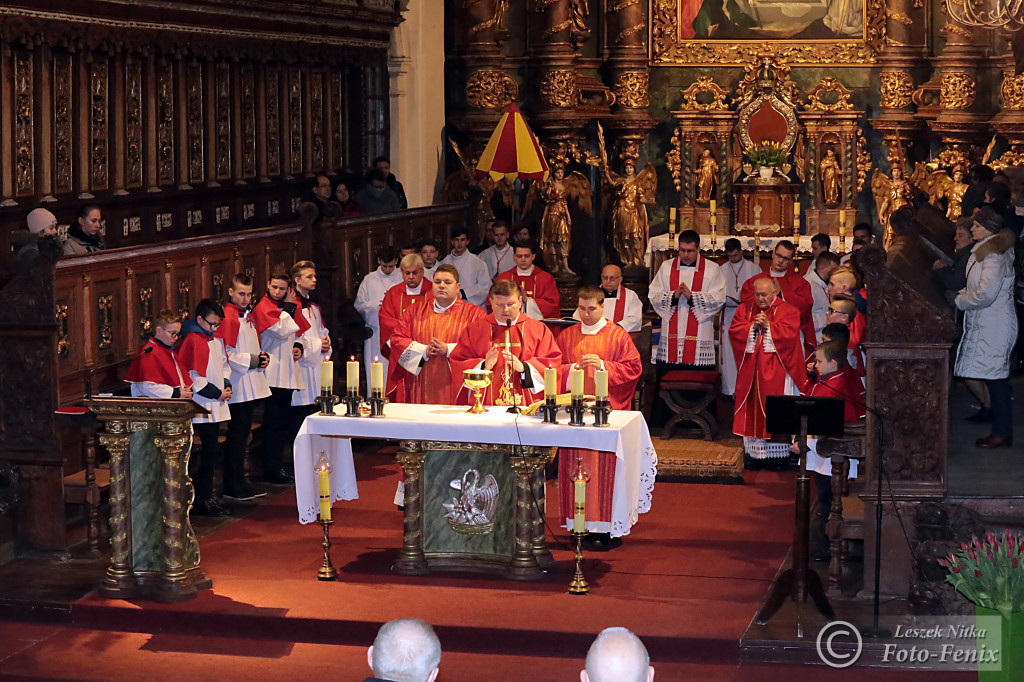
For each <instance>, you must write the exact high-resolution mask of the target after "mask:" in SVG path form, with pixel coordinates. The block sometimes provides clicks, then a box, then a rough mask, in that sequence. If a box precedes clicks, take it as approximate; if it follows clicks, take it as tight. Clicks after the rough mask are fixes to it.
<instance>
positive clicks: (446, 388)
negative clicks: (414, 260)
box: [385, 285, 484, 405]
mask: <svg viewBox="0 0 1024 682" xmlns="http://www.w3.org/2000/svg"><path fill="white" fill-rule="evenodd" d="M403 286H404V285H403ZM392 291H394V289H392ZM483 316H484V311H483V310H481V309H480V308H479V306H475V305H472V304H471V303H467V302H466V301H463V300H456V301H455V302H454V303H453V304H452V307H451V308H449V309H448V310H447V311H445V312H443V313H439V312H437V311H435V310H434V301H433V298H429V299H426V300H422V299H421V300H420V301H419V302H417V303H415V304H414V305H413V306H412V307H411V308H409V309H408V310H407V311H406V312H405V314H403V315H402V319H401V320H399V322H398V326H397V327H395V331H394V333H393V334H392V335H391V351H392V355H391V358H392V359H391V362H389V363H388V384H387V390H386V391H385V394H386V395H387V396H388V398H389V399H390V400H393V401H395V402H399V403H418V404H421V405H453V404H455V396H456V394H457V393H458V391H459V388H461V386H462V377H458V378H456V377H453V376H452V368H451V364H450V362H449V359H448V358H443V357H439V356H435V357H432V358H430V359H429V360H427V361H426V362H425V363H423V366H422V367H421V368H420V373H419V374H417V375H413V374H410V373H409V372H408V371H406V370H405V368H404V367H402V365H401V364H400V363H399V361H400V359H401V358H402V354H403V353H405V352H406V350H407V349H408V348H409V346H410V345H411V344H412V343H413V342H414V341H415V342H417V343H422V344H423V345H425V346H427V345H430V340H431V339H440V340H441V341H444V342H445V343H455V342H456V341H458V338H459V335H460V334H461V333H462V331H463V330H464V329H466V328H467V327H468V326H469V325H470V323H472V322H475V321H476V320H478V319H479V318H482V317H483Z"/></svg>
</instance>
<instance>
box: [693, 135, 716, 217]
mask: <svg viewBox="0 0 1024 682" xmlns="http://www.w3.org/2000/svg"><path fill="white" fill-rule="evenodd" d="M717 180H718V162H717V161H715V157H713V156H712V155H711V150H710V149H704V151H702V152H701V153H700V159H698V160H697V201H698V202H699V203H702V204H706V203H708V202H709V201H711V194H712V192H714V190H715V183H716V181H717Z"/></svg>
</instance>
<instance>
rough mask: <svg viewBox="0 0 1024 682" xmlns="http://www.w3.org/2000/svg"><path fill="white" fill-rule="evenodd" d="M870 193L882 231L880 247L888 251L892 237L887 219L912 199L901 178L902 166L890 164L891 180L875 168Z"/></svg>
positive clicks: (906, 183)
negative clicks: (873, 198) (873, 199)
mask: <svg viewBox="0 0 1024 682" xmlns="http://www.w3.org/2000/svg"><path fill="white" fill-rule="evenodd" d="M871 191H872V193H873V194H874V195H875V205H876V207H877V208H878V222H879V223H881V225H882V229H883V230H884V232H883V234H882V245H883V247H884V248H886V249H888V248H889V245H890V244H891V243H892V237H893V235H892V225H890V224H889V218H891V217H892V214H893V213H895V212H896V210H897V209H898V208H900V207H901V206H906V205H907V204H909V203H910V202H911V201H913V199H914V191H913V190H912V189H911V188H910V183H908V182H907V181H906V180H905V179H904V178H903V164H902V163H900V162H894V163H893V164H892V180H890V179H889V178H887V177H886V176H885V174H884V173H882V171H880V170H878V169H877V168H876V169H875V173H874V175H872V176H871Z"/></svg>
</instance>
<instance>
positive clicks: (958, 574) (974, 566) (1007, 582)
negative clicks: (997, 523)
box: [938, 530, 1024, 618]
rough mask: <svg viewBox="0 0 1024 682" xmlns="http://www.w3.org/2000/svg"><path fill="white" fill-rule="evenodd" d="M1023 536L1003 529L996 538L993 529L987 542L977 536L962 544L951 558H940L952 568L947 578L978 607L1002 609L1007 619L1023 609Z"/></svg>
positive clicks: (988, 535)
mask: <svg viewBox="0 0 1024 682" xmlns="http://www.w3.org/2000/svg"><path fill="white" fill-rule="evenodd" d="M1022 551H1024V536H1022V537H1014V536H1012V535H1010V531H1008V530H1004V531H1003V533H1002V535H1001V536H999V537H996V536H995V535H993V534H992V532H991V531H989V532H988V533H986V535H985V541H984V542H982V541H980V540H979V539H978V538H977V536H972V537H971V542H970V543H967V542H963V543H960V549H959V550H957V551H956V552H954V553H953V554H951V555H950V556H949V558H948V559H939V560H938V562H939V564H940V565H942V566H944V567H945V568H947V569H948V570H949V575H947V576H946V581H947V582H949V583H950V584H951V585H952V586H953V587H955V588H956V589H957V591H958V592H960V594H962V595H964V596H965V597H967V598H968V599H969V600H971V601H972V602H974V603H975V604H976V605H977V606H981V607H984V608H987V609H994V610H996V611H999V613H1001V614H1002V615H1003V617H1004V618H1009V617H1010V614H1011V613H1018V612H1021V611H1024V553H1022Z"/></svg>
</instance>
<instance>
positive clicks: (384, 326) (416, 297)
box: [378, 279, 434, 360]
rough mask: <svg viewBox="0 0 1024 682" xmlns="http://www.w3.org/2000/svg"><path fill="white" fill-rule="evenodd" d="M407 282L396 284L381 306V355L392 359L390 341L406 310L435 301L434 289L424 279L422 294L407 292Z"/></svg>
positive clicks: (421, 287)
mask: <svg viewBox="0 0 1024 682" xmlns="http://www.w3.org/2000/svg"><path fill="white" fill-rule="evenodd" d="M405 289H406V287H405V282H401V283H399V284H396V285H395V286H393V287H391V288H390V289H388V292H387V293H386V294H384V301H383V302H382V303H381V304H380V316H379V318H378V319H379V320H380V354H381V355H383V356H384V357H386V358H388V359H389V360H390V359H391V348H390V346H388V339H390V338H391V335H392V334H393V333H394V332H395V327H397V326H398V321H399V320H401V319H402V315H403V314H404V313H405V311H406V310H408V309H409V308H411V307H412V305H413V303H416V302H417V301H424V300H433V298H434V287H433V286H432V285H431V284H430V283H429V282H427V280H426V279H424V280H423V281H422V282H420V293H418V294H409V293H406V291H405Z"/></svg>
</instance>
